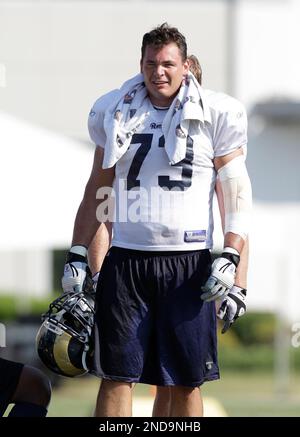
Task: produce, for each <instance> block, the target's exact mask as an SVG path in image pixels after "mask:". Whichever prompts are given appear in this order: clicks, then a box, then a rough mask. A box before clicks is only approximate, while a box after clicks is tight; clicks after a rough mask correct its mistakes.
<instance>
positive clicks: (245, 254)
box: [235, 238, 249, 288]
mask: <svg viewBox="0 0 300 437" xmlns="http://www.w3.org/2000/svg"><path fill="white" fill-rule="evenodd" d="M248 259H249V240H248V238H247V239H246V240H245V243H244V246H243V249H242V251H241V252H240V262H239V265H238V268H237V271H236V276H235V285H238V286H239V287H241V288H247V273H248Z"/></svg>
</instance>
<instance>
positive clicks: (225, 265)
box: [201, 248, 240, 302]
mask: <svg viewBox="0 0 300 437" xmlns="http://www.w3.org/2000/svg"><path fill="white" fill-rule="evenodd" d="M226 249H228V248H225V249H224V252H223V253H222V255H221V257H220V258H217V259H216V260H215V261H214V262H213V264H212V267H211V268H212V271H211V274H210V277H209V278H208V280H207V281H206V283H205V284H204V285H203V287H202V291H203V293H202V295H201V299H202V300H204V301H206V302H210V301H212V300H216V299H220V298H222V297H223V296H225V295H226V294H227V293H228V292H229V290H230V289H231V288H232V287H233V284H234V280H235V274H236V268H237V266H238V263H239V260H240V257H239V254H238V252H237V251H235V253H234V252H227V251H226ZM230 250H232V251H234V249H230Z"/></svg>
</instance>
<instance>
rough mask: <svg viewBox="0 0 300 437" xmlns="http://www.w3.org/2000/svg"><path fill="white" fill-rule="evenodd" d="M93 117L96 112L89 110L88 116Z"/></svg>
mask: <svg viewBox="0 0 300 437" xmlns="http://www.w3.org/2000/svg"><path fill="white" fill-rule="evenodd" d="M95 115H96V112H95V111H93V110H92V109H91V110H90V113H89V116H90V117H94V116H95Z"/></svg>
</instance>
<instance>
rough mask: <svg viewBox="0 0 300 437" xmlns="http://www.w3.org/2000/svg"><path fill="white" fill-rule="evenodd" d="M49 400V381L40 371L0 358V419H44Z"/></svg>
mask: <svg viewBox="0 0 300 437" xmlns="http://www.w3.org/2000/svg"><path fill="white" fill-rule="evenodd" d="M50 399H51V385H50V381H49V380H48V378H47V377H46V375H44V373H42V372H41V371H40V370H38V369H36V368H34V367H31V366H28V365H24V364H22V363H17V362H15V361H10V360H5V359H4V358H0V417H2V416H3V414H4V413H5V410H6V409H7V407H8V405H9V404H14V406H13V408H12V409H11V411H10V412H9V414H8V416H9V417H45V416H46V415H47V408H48V405H49V402H50Z"/></svg>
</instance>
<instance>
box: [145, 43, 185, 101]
mask: <svg viewBox="0 0 300 437" xmlns="http://www.w3.org/2000/svg"><path fill="white" fill-rule="evenodd" d="M188 68H189V67H188V62H187V61H185V62H184V61H183V60H182V57H181V53H180V50H179V48H178V47H177V45H176V44H175V43H170V44H167V45H165V46H163V47H161V48H157V47H154V46H151V45H149V46H146V50H145V53H144V57H143V59H142V60H141V71H142V73H143V74H144V80H145V85H146V87H147V90H148V93H149V98H150V100H151V103H152V104H154V105H157V106H165V107H166V106H170V104H171V103H172V101H173V99H174V97H175V96H176V94H177V93H178V90H179V88H180V86H181V83H182V79H183V77H184V76H185V75H186V74H187V72H188Z"/></svg>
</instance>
